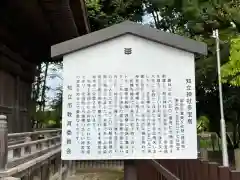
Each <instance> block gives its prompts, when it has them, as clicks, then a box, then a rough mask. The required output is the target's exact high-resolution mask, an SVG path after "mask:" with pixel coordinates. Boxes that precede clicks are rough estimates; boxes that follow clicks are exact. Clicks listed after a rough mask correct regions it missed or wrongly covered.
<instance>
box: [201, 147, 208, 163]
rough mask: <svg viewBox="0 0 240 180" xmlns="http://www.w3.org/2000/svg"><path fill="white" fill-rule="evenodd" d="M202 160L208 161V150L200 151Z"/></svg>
mask: <svg viewBox="0 0 240 180" xmlns="http://www.w3.org/2000/svg"><path fill="white" fill-rule="evenodd" d="M200 154H201V155H200V158H201V159H202V160H204V161H207V160H208V150H207V149H203V148H202V149H200Z"/></svg>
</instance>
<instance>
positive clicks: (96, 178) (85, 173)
mask: <svg viewBox="0 0 240 180" xmlns="http://www.w3.org/2000/svg"><path fill="white" fill-rule="evenodd" d="M68 180H123V171H122V170H121V169H81V170H78V171H77V173H76V175H75V176H74V177H70V178H68Z"/></svg>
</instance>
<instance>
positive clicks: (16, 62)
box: [0, 47, 35, 132]
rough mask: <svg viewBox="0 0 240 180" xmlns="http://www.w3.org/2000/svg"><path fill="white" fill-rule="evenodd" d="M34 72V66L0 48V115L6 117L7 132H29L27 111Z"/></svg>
mask: <svg viewBox="0 0 240 180" xmlns="http://www.w3.org/2000/svg"><path fill="white" fill-rule="evenodd" d="M29 68H30V69H29ZM34 70H35V65H34V64H30V63H28V62H27V61H25V60H24V59H22V58H21V57H20V56H18V55H16V54H14V53H13V52H11V51H10V50H9V49H7V48H6V47H5V48H4V49H1V48H0V114H5V115H7V118H8V128H9V129H8V130H9V132H25V131H31V121H30V112H29V111H30V103H31V101H30V100H31V84H32V82H33V79H34Z"/></svg>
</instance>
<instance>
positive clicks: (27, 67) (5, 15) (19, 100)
mask: <svg viewBox="0 0 240 180" xmlns="http://www.w3.org/2000/svg"><path fill="white" fill-rule="evenodd" d="M0 19H1V20H0V114H6V115H7V117H8V127H9V132H23V131H30V130H31V121H30V116H29V105H30V98H31V84H32V82H33V80H34V76H35V73H36V65H37V64H39V63H41V62H43V61H50V60H51V58H50V47H51V45H53V44H56V43H60V42H62V41H66V40H69V39H72V38H75V37H78V36H81V35H83V34H86V33H88V32H89V31H90V29H89V23H88V19H87V14H86V7H85V3H84V0H31V1H22V0H3V1H1V3H0Z"/></svg>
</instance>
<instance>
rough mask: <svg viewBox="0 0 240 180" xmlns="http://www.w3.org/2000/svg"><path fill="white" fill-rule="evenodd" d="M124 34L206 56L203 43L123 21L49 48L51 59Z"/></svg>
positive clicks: (205, 48) (205, 46) (205, 47)
mask: <svg viewBox="0 0 240 180" xmlns="http://www.w3.org/2000/svg"><path fill="white" fill-rule="evenodd" d="M125 34H132V35H135V36H138V37H141V38H144V39H147V40H150V41H154V42H157V43H160V44H164V45H167V46H171V47H173V48H177V49H181V50H184V51H188V52H191V53H197V54H202V55H207V45H206V44H205V43H203V42H198V41H195V40H192V39H189V38H186V37H183V36H179V35H177V34H172V33H169V32H164V31H161V30H158V29H156V28H151V27H149V26H147V25H141V24H138V23H135V22H131V21H124V22H122V23H119V24H116V25H113V26H110V27H108V28H104V29H102V30H99V31H95V32H92V33H90V34H86V35H83V36H80V37H77V38H74V39H71V40H68V41H65V42H62V43H59V44H56V45H53V46H52V47H51V57H52V58H53V59H58V58H60V57H62V56H64V55H66V54H69V53H73V52H75V51H79V50H81V49H85V48H88V47H90V46H93V45H96V44H100V43H102V42H105V41H108V40H111V39H114V38H117V37H120V36H122V35H125Z"/></svg>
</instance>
